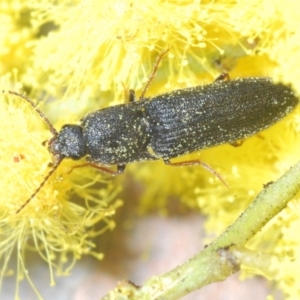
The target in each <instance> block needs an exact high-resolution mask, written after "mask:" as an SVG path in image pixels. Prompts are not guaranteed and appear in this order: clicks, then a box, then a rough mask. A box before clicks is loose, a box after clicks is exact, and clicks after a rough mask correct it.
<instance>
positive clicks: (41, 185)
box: [16, 159, 62, 214]
mask: <svg viewBox="0 0 300 300" xmlns="http://www.w3.org/2000/svg"><path fill="white" fill-rule="evenodd" d="M61 161H62V159H61V160H58V161H56V162H55V164H54V165H53V167H52V169H51V170H50V171H49V173H48V174H47V175H46V176H45V177H44V180H43V181H42V182H41V183H40V185H39V187H38V188H37V189H36V190H35V191H34V193H33V194H32V195H31V196H30V197H29V198H28V199H27V200H26V201H25V202H24V203H23V204H22V205H21V206H20V207H19V208H18V210H17V211H16V214H18V213H19V212H20V211H21V210H22V209H23V208H25V206H27V204H29V202H30V201H31V200H32V199H33V198H34V197H35V195H36V194H37V193H38V192H39V191H40V190H41V188H42V187H43V186H44V185H45V183H46V182H47V180H48V179H49V177H50V176H51V175H52V174H53V172H54V171H55V170H56V169H57V167H58V166H59V164H60V163H61Z"/></svg>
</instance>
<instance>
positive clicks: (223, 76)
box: [214, 73, 230, 82]
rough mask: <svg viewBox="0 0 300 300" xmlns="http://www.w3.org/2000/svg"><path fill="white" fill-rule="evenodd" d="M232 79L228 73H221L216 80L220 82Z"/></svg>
mask: <svg viewBox="0 0 300 300" xmlns="http://www.w3.org/2000/svg"><path fill="white" fill-rule="evenodd" d="M229 80H230V76H229V74H228V73H222V74H220V75H219V76H218V77H217V78H216V79H215V81H214V82H219V81H229Z"/></svg>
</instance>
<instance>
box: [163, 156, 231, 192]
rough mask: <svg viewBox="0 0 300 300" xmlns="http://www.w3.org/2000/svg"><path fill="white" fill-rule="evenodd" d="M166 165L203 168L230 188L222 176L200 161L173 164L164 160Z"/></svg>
mask: <svg viewBox="0 0 300 300" xmlns="http://www.w3.org/2000/svg"><path fill="white" fill-rule="evenodd" d="M164 162H165V164H166V165H169V166H173V167H184V166H199V165H200V166H202V167H203V168H204V169H205V170H207V171H209V172H210V173H212V174H213V175H215V176H216V177H218V178H219V180H220V181H222V183H223V184H224V185H225V186H227V187H228V184H227V182H226V181H225V180H224V179H223V178H222V176H221V175H220V174H219V173H218V172H216V171H215V170H214V169H213V168H212V167H211V166H209V165H208V164H206V163H205V162H203V161H201V160H199V159H194V160H188V161H181V162H175V163H172V162H171V161H170V160H164Z"/></svg>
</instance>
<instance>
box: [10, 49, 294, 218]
mask: <svg viewBox="0 0 300 300" xmlns="http://www.w3.org/2000/svg"><path fill="white" fill-rule="evenodd" d="M165 52H166V51H165ZM163 54H164V53H163ZM163 54H162V55H161V56H160V57H159V58H158V59H157V62H156V64H155V67H154V70H153V72H152V75H151V76H150V77H149V80H148V82H147V85H146V87H145V88H144V91H143V93H142V95H141V97H140V99H139V100H138V101H136V100H135V95H134V92H133V91H132V90H130V93H129V102H128V103H125V104H120V105H116V106H112V107H107V108H104V109H100V110H96V111H94V112H91V113H89V114H87V115H86V116H85V117H83V118H82V119H81V120H80V123H79V125H75V124H66V125H64V126H63V127H62V128H61V130H60V131H59V132H57V131H56V129H55V128H54V127H53V125H52V124H51V123H50V121H49V120H48V119H47V117H46V116H45V115H44V114H43V113H42V112H41V111H40V110H39V109H38V108H37V107H36V106H35V104H34V103H33V102H32V101H31V100H30V99H29V98H27V97H26V96H23V95H21V94H19V93H16V92H12V91H9V93H10V94H13V95H17V96H19V97H21V98H23V99H25V100H27V101H28V102H29V103H30V104H31V105H32V106H33V107H35V110H36V111H37V112H38V113H39V115H40V116H41V117H42V118H43V119H44V120H45V122H46V123H47V124H48V126H49V128H50V131H51V133H52V135H53V137H52V138H51V139H50V140H49V142H48V149H49V151H50V153H51V154H52V155H53V166H52V168H51V170H50V172H49V173H48V174H47V175H46V176H45V178H44V180H43V181H42V182H41V184H40V185H39V187H38V188H37V189H36V190H35V192H34V193H33V194H32V195H31V196H30V198H29V199H27V200H26V201H25V202H24V204H23V205H22V206H21V207H20V208H19V209H18V211H17V213H18V212H20V211H21V210H22V209H23V208H24V207H25V206H26V205H27V204H28V203H29V202H30V201H31V199H32V198H33V197H34V196H35V195H36V194H37V193H38V192H39V191H40V189H41V188H42V187H43V185H44V184H45V182H46V181H47V180H48V178H49V177H50V176H51V174H52V173H53V172H54V171H55V170H56V168H57V167H58V166H59V164H60V163H61V162H62V160H63V159H65V158H71V159H73V160H78V159H81V158H83V157H85V158H86V161H87V163H86V164H84V165H90V166H93V167H95V168H97V169H100V170H101V171H102V172H105V173H108V174H111V175H118V174H121V173H123V172H124V170H125V167H126V165H127V164H129V163H134V162H139V161H147V160H157V159H162V160H163V161H164V162H165V163H166V164H169V165H173V166H183V165H199V164H201V165H202V166H204V167H205V168H207V169H209V170H211V169H210V167H209V166H208V165H206V164H205V163H203V162H201V161H199V160H192V161H186V162H178V163H172V162H171V161H170V160H171V159H172V158H175V157H178V156H181V155H184V154H187V153H191V152H194V151H197V150H200V149H204V148H209V147H213V146H216V145H220V144H223V143H229V142H234V141H236V140H239V139H244V138H246V137H249V136H251V135H253V134H256V133H257V132H259V131H261V130H263V129H265V128H267V127H269V126H270V125H272V124H273V123H275V122H277V121H278V120H280V119H281V118H283V117H284V116H285V115H287V114H288V113H289V112H290V111H292V110H293V109H294V108H295V107H296V105H297V104H298V99H297V97H296V96H295V95H294V93H293V91H292V90H291V88H289V87H287V86H285V85H283V84H281V83H273V82H272V80H271V79H270V78H266V77H254V78H240V79H234V80H229V77H228V75H227V74H222V75H221V76H219V77H218V78H217V79H216V80H215V81H214V82H213V83H211V84H208V85H203V86H196V87H191V88H185V89H178V90H174V91H171V92H169V93H165V94H162V95H158V96H154V97H152V98H147V97H144V94H145V92H146V90H147V88H148V86H149V84H150V82H151V80H152V79H153V77H154V75H155V73H156V70H157V67H158V64H159V61H160V60H161V58H162V56H163ZM111 165H116V166H117V170H116V171H113V170H111V169H109V168H107V166H111ZM81 166H82V165H81ZM75 167H76V166H75ZM212 172H213V173H214V171H212ZM217 176H218V175H217Z"/></svg>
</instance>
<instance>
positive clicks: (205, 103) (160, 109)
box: [145, 77, 298, 159]
mask: <svg viewBox="0 0 300 300" xmlns="http://www.w3.org/2000/svg"><path fill="white" fill-rule="evenodd" d="M297 104H298V99H297V98H296V96H295V95H294V93H293V92H292V90H291V89H290V88H289V87H287V86H284V85H282V84H274V83H273V82H272V81H271V80H270V79H269V78H263V77H262V78H243V79H236V80H230V81H217V82H214V83H212V84H209V85H205V86H197V87H193V88H187V89H181V90H176V91H173V92H170V93H166V94H162V95H158V96H155V97H153V98H152V99H151V100H150V101H147V102H146V104H145V111H146V119H147V122H148V123H149V127H150V130H151V141H150V144H149V146H150V147H151V149H152V150H153V151H154V153H155V154H156V155H158V156H159V157H161V158H164V159H169V158H172V157H177V156H179V155H182V154H185V153H189V152H193V151H196V150H199V149H203V148H208V147H212V146H216V145H219V144H222V143H228V142H233V141H236V140H238V139H242V138H246V137H248V136H251V135H253V134H255V133H257V132H259V131H261V130H263V129H265V128H267V127H269V126H270V125H272V124H273V123H275V122H276V121H278V120H280V119H281V118H282V117H284V116H285V115H286V114H287V113H289V112H290V111H291V110H292V109H293V108H295V106H296V105H297Z"/></svg>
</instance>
